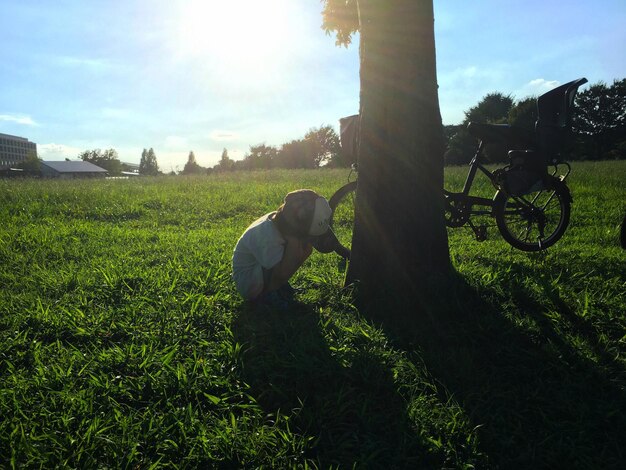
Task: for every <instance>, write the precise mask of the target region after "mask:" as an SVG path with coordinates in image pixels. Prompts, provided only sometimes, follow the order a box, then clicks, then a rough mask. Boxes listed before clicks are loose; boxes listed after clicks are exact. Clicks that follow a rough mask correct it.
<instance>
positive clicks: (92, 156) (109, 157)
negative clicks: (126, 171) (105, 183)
mask: <svg viewBox="0 0 626 470" xmlns="http://www.w3.org/2000/svg"><path fill="white" fill-rule="evenodd" d="M78 158H80V159H81V160H83V161H84V162H91V163H93V164H94V165H97V166H99V167H100V168H104V169H105V170H107V171H108V172H109V175H111V176H115V175H119V174H120V173H121V172H122V163H121V162H120V159H119V157H118V155H117V151H116V150H115V149H112V148H111V149H108V150H105V151H104V152H103V151H102V150H100V149H94V150H85V151H84V152H82V153H81V154H79V155H78Z"/></svg>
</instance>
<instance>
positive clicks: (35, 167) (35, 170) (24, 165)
mask: <svg viewBox="0 0 626 470" xmlns="http://www.w3.org/2000/svg"><path fill="white" fill-rule="evenodd" d="M17 167H18V168H20V169H22V170H24V171H25V172H27V173H30V174H32V175H38V174H39V171H40V168H41V159H40V158H38V157H37V152H34V151H32V150H31V151H29V152H28V153H27V154H26V158H25V159H24V161H23V162H20V163H19V164H18V165H17Z"/></svg>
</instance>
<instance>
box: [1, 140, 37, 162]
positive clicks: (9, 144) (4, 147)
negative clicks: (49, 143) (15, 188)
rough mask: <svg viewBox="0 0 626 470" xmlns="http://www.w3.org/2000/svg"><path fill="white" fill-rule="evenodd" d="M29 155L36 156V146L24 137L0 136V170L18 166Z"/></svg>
mask: <svg viewBox="0 0 626 470" xmlns="http://www.w3.org/2000/svg"><path fill="white" fill-rule="evenodd" d="M29 153H33V154H34V155H37V144H36V143H34V142H29V141H28V139H25V138H24V137H17V136H15V135H8V134H0V170H1V169H3V168H11V167H12V166H16V165H19V164H20V163H22V162H23V161H24V160H26V157H27V156H28V154H29Z"/></svg>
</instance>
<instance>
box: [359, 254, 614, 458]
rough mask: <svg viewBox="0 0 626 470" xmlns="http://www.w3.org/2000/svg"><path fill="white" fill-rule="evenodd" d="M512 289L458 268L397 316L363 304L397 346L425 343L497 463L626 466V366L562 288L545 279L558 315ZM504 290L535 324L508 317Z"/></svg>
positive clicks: (434, 367) (418, 347)
mask: <svg viewBox="0 0 626 470" xmlns="http://www.w3.org/2000/svg"><path fill="white" fill-rule="evenodd" d="M514 269H518V270H519V269H524V268H521V267H519V266H518V267H516V268H514ZM528 269H530V268H528ZM517 274H519V278H520V279H524V278H528V277H529V276H531V275H532V274H533V273H528V272H524V273H522V272H520V273H517ZM535 275H536V273H535ZM539 282H540V283H541V281H539ZM544 284H545V283H544ZM511 288H512V289H513V290H514V292H515V295H514V296H513V297H512V298H510V297H508V296H502V295H499V294H497V293H490V292H480V294H479V293H478V292H477V291H476V290H475V289H474V288H473V287H471V286H469V285H468V284H467V283H466V282H465V280H464V279H463V278H462V277H461V276H458V275H453V276H451V277H450V278H448V279H446V280H445V281H442V280H440V281H437V283H435V285H429V286H426V288H425V289H423V291H422V293H421V294H416V297H417V300H416V301H415V302H414V305H415V307H413V308H411V310H410V311H409V312H407V309H406V307H405V308H404V309H402V308H399V309H397V311H400V312H403V313H402V314H401V315H398V316H396V317H393V316H391V313H392V312H394V311H396V309H393V308H389V307H388V306H385V308H380V307H378V308H377V307H373V308H365V309H361V313H362V314H363V315H364V316H366V317H367V318H368V319H369V320H370V321H373V322H375V323H377V324H382V326H383V328H384V330H385V332H386V334H387V335H388V336H389V337H390V338H392V339H393V340H394V342H395V343H396V345H397V347H399V348H401V349H404V350H406V351H419V352H420V354H421V355H422V357H423V360H424V362H425V363H426V366H427V367H428V370H429V372H430V373H431V374H432V375H433V376H434V377H435V379H436V380H437V381H438V382H439V383H440V384H441V386H442V387H443V388H444V389H445V391H446V393H449V394H450V395H452V396H453V397H454V399H455V400H457V401H458V402H459V403H460V404H461V406H462V407H463V408H464V410H465V411H466V413H467V414H468V415H469V417H470V419H471V421H472V424H473V425H474V426H480V431H479V438H480V448H481V450H482V451H484V452H485V453H486V454H487V455H488V457H489V461H490V466H491V467H493V468H502V469H515V468H520V469H527V468H551V469H555V468H559V469H560V468H563V469H574V468H584V469H592V468H593V469H595V468H602V469H608V468H624V467H623V465H624V458H625V457H626V445H625V444H626V441H625V440H624V436H626V414H625V413H624V410H625V409H626V397H625V392H624V384H625V383H626V378H625V375H624V370H623V369H622V368H621V366H620V365H619V364H618V363H617V362H616V361H614V360H613V359H612V358H611V357H610V354H608V353H607V352H606V351H605V350H603V348H602V347H601V345H600V344H601V341H599V338H598V336H599V334H600V333H599V332H597V331H595V330H594V327H593V325H591V324H589V322H587V321H585V320H583V319H581V318H580V317H578V316H577V315H576V313H575V312H572V311H571V309H569V308H568V307H567V305H566V303H565V302H564V301H563V300H562V299H561V298H560V297H559V296H558V292H555V291H554V290H552V291H551V290H550V288H549V286H546V285H544V290H545V295H546V296H552V297H553V298H552V303H553V306H554V310H555V312H553V313H556V314H558V316H559V319H558V322H557V321H553V320H554V319H551V318H549V317H547V316H546V312H545V311H544V310H545V308H543V307H541V306H540V305H538V303H537V302H536V301H535V300H534V297H533V294H531V293H530V292H529V291H527V289H526V287H525V286H524V285H522V284H521V283H520V284H519V285H512V286H511ZM442 293H446V294H445V295H442ZM505 298H509V301H512V302H513V303H514V304H515V305H513V306H511V305H509V306H507V307H506V309H507V311H509V312H510V311H511V310H515V309H518V311H519V314H520V315H521V316H523V315H527V316H528V317H529V318H531V319H532V320H533V322H531V323H533V324H534V326H533V327H529V325H528V324H524V323H523V322H521V321H515V320H514V319H513V318H511V317H510V316H508V317H507V315H505V314H504V313H503V310H504V308H505V307H504V306H503V305H502V304H501V301H502V300H503V299H505ZM381 312H384V314H381ZM527 323H528V322H527ZM522 325H523V326H522ZM556 325H559V326H558V327H557V326H556ZM563 325H565V328H567V329H568V330H569V333H568V334H569V338H576V339H575V341H582V342H585V343H587V344H588V347H587V348H586V349H585V348H581V347H578V346H576V347H575V346H573V345H572V342H571V339H570V340H566V339H565V335H564V331H562V330H561V329H560V328H562V327H563ZM621 334H622V335H623V332H621ZM579 346H580V345H579ZM585 350H592V351H595V354H594V353H592V354H589V353H586V354H585V353H583V352H582V351H585Z"/></svg>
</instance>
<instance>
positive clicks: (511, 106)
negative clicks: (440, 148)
mask: <svg viewBox="0 0 626 470" xmlns="http://www.w3.org/2000/svg"><path fill="white" fill-rule="evenodd" d="M536 99H537V97H536V96H529V97H525V98H522V99H520V100H515V99H514V98H513V97H512V96H511V95H505V94H503V93H501V92H497V91H495V92H492V93H488V94H487V95H485V96H484V97H483V98H482V99H481V100H480V101H479V102H478V103H477V104H476V105H474V106H472V107H470V108H469V109H468V110H466V111H465V113H464V114H465V117H464V119H463V121H462V123H461V124H456V125H444V126H443V134H444V141H445V144H446V150H445V154H444V158H445V163H446V164H447V165H459V164H466V163H468V162H469V161H470V160H471V158H472V156H473V153H474V151H475V147H476V143H475V139H474V138H473V137H472V136H470V135H469V133H468V132H467V124H468V123H469V122H470V121H477V122H489V123H492V124H510V125H513V126H519V127H523V128H526V129H529V130H533V129H534V126H535V121H536V120H537V107H536ZM575 104H576V107H575V109H576V111H575V116H574V122H573V129H574V133H575V145H574V146H573V148H572V160H600V159H609V160H618V159H626V78H624V79H620V80H618V79H616V80H614V81H613V83H612V84H611V85H607V84H606V83H604V82H601V81H600V82H597V83H595V84H592V85H591V86H589V87H588V88H587V89H586V90H584V91H581V92H579V93H578V94H577V96H576V101H575ZM487 155H488V157H489V158H490V159H491V160H492V161H494V162H499V161H504V159H505V158H506V153H505V152H503V151H502V150H501V149H498V148H497V147H493V148H489V149H487ZM78 158H79V159H80V160H82V161H88V162H91V163H93V164H95V165H98V166H99V167H101V168H104V169H105V170H107V171H108V172H109V173H110V174H111V175H119V174H121V172H122V171H132V167H130V166H128V165H127V164H125V163H123V162H121V161H120V160H119V155H118V153H117V151H116V150H115V149H113V148H110V149H106V150H101V149H91V150H84V151H83V152H81V153H80V154H79V155H78ZM35 160H37V161H35ZM39 160H40V159H39V158H38V157H37V156H36V155H33V156H32V157H31V158H28V159H27V160H26V161H24V162H22V163H21V164H20V165H18V167H19V168H22V169H25V170H29V171H31V172H33V173H36V172H37V171H38V168H39V166H38V161H39ZM352 163H354V162H353V161H352V160H351V159H350V158H348V157H346V156H345V155H343V153H342V151H341V145H340V141H339V135H338V134H337V132H336V131H335V130H334V128H333V127H332V126H330V125H322V126H320V127H319V128H311V129H310V130H309V131H308V132H307V133H306V134H305V135H304V137H303V138H301V139H294V140H291V141H289V142H286V143H284V144H282V145H280V146H274V145H267V144H266V143H259V144H256V145H251V146H250V149H249V151H248V152H247V153H246V155H245V156H244V158H243V159H241V160H233V159H232V158H231V157H230V156H229V154H228V149H226V148H224V149H223V150H222V155H221V157H220V160H219V161H218V163H217V164H215V165H214V166H212V167H203V166H201V165H200V164H198V162H197V159H196V156H195V153H194V152H193V151H190V152H189V156H188V160H187V162H186V163H185V166H184V168H183V170H182V171H180V172H179V174H182V175H190V174H210V173H212V172H226V171H241V170H269V169H274V168H286V169H297V168H308V169H314V168H320V167H327V168H338V167H348V166H350V165H351V164H352ZM139 174H141V175H148V176H156V175H162V174H164V173H163V172H162V171H161V170H160V168H159V164H158V161H157V157H156V154H155V151H154V149H153V148H149V149H145V148H144V149H143V151H142V153H141V159H140V162H139ZM169 174H170V175H172V174H176V172H174V171H172V172H170V173H169Z"/></svg>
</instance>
